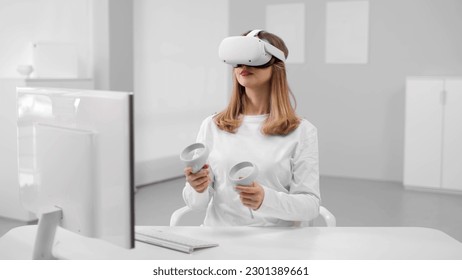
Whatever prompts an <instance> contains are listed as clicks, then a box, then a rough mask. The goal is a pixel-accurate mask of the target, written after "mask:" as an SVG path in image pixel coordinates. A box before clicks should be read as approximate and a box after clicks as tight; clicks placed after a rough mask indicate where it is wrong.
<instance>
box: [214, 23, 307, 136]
mask: <svg viewBox="0 0 462 280" xmlns="http://www.w3.org/2000/svg"><path fill="white" fill-rule="evenodd" d="M249 32H250V31H249ZM249 32H246V33H244V34H242V35H243V36H245V35H247V34H248V33H249ZM258 37H259V38H260V39H263V40H266V41H267V42H269V43H270V44H271V45H273V46H275V47H276V48H278V49H280V50H281V51H283V52H284V55H285V57H286V58H287V56H288V55H289V50H288V49H287V47H286V45H285V43H284V41H283V40H282V39H281V38H279V37H278V36H276V35H274V34H272V33H269V32H265V31H261V32H260V33H259V34H258ZM272 60H274V63H273V64H272V65H271V66H269V67H272V68H273V69H272V76H271V81H270V83H271V86H270V89H271V93H270V98H269V110H270V111H269V116H268V118H267V119H266V121H265V122H264V124H263V126H262V129H261V130H262V133H263V134H265V135H287V134H289V133H290V132H292V131H293V130H295V129H296V128H297V127H298V125H299V124H300V118H299V117H298V116H297V114H296V113H295V109H294V107H293V106H292V103H291V102H290V97H292V98H293V100H294V103H295V104H296V100H295V97H294V95H293V94H292V92H291V90H290V88H289V84H288V82H287V75H286V66H285V63H284V62H283V61H281V60H279V59H276V58H275V57H273V58H272ZM232 79H233V90H232V93H231V99H230V102H229V104H228V106H227V107H226V108H225V109H224V110H223V111H221V112H220V113H218V114H217V115H216V116H215V118H214V120H215V123H216V125H217V126H218V128H220V129H221V130H224V131H227V132H230V133H235V132H236V131H237V129H238V128H239V126H240V125H241V122H242V119H241V118H240V115H241V114H242V113H243V112H244V108H245V104H246V94H245V87H243V86H242V85H240V84H239V82H238V81H237V78H236V76H235V74H234V71H233V78H232Z"/></svg>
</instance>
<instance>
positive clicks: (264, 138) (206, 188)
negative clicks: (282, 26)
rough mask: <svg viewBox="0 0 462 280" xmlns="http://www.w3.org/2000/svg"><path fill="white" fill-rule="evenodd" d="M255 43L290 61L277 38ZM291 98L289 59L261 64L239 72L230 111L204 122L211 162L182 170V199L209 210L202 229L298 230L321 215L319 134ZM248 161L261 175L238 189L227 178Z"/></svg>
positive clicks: (264, 37)
mask: <svg viewBox="0 0 462 280" xmlns="http://www.w3.org/2000/svg"><path fill="white" fill-rule="evenodd" d="M243 35H247V33H246V34H243ZM257 37H258V38H260V39H262V40H264V41H265V42H267V43H269V44H271V45H272V46H274V47H276V48H278V49H279V50H281V51H282V52H283V53H284V56H285V57H286V58H287V56H288V49H287V47H286V45H285V44H284V42H283V41H282V40H281V39H280V38H279V37H277V36H276V35H274V34H271V33H269V32H265V31H260V32H259V33H257ZM290 96H292V97H293V95H292V93H291V92H290V89H289V86H288V82H287V77H286V67H285V63H284V61H282V60H280V59H277V58H276V57H274V56H272V57H271V59H270V61H269V62H268V63H266V64H264V65H261V66H246V65H242V64H241V65H237V66H236V67H235V68H234V71H233V91H232V96H231V99H230V102H229V104H228V106H227V108H225V109H224V110H223V111H222V112H220V113H218V114H216V115H214V116H210V117H208V118H206V119H205V120H204V121H203V123H202V125H201V127H200V131H199V134H198V136H197V142H201V143H204V144H205V145H206V146H207V147H208V148H209V149H210V155H209V158H208V163H207V164H206V165H205V166H204V167H203V168H202V169H201V170H200V171H199V172H197V173H195V174H193V173H192V172H191V168H185V170H184V174H185V176H186V180H187V182H186V186H185V187H184V189H183V198H184V200H185V202H186V204H187V205H188V206H189V207H190V208H193V209H198V208H207V212H206V217H205V220H204V225H206V226H233V225H236V226H238V225H249V226H292V225H294V223H297V222H303V221H309V220H311V219H314V218H316V217H317V216H318V214H319V204H320V192H319V167H318V166H319V163H318V142H317V130H316V127H315V126H313V125H312V124H311V123H310V122H308V121H307V120H305V119H302V118H300V117H299V116H297V115H296V113H295V110H294V108H293V106H292V104H291V102H290ZM242 161H250V162H252V163H253V164H254V165H256V166H257V168H258V170H259V174H258V177H257V179H256V180H255V181H254V182H253V183H252V184H251V185H250V186H236V187H235V186H234V185H233V184H232V183H231V182H230V180H229V177H228V172H229V169H230V168H231V167H232V166H233V165H234V164H236V163H238V162H242ZM249 209H251V211H252V212H251V213H252V214H253V215H251V213H249Z"/></svg>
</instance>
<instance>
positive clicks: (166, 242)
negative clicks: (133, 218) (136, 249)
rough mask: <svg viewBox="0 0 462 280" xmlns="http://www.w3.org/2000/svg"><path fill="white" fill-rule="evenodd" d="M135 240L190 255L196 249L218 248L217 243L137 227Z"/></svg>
mask: <svg viewBox="0 0 462 280" xmlns="http://www.w3.org/2000/svg"><path fill="white" fill-rule="evenodd" d="M172 230H173V228H172ZM135 239H136V240H138V241H141V242H144V243H148V244H152V245H156V246H161V247H165V248H169V249H173V250H177V251H181V252H184V253H188V254H191V253H192V252H193V251H194V250H196V249H201V248H209V247H216V246H218V244H217V243H212V242H208V241H204V240H199V239H195V238H190V237H185V236H182V235H179V234H175V233H172V232H170V231H163V230H159V229H154V228H146V227H143V228H139V227H135Z"/></svg>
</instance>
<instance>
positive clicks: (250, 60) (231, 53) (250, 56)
mask: <svg viewBox="0 0 462 280" xmlns="http://www.w3.org/2000/svg"><path fill="white" fill-rule="evenodd" d="M260 31H261V30H253V31H251V32H250V33H249V34H247V36H231V37H227V38H225V39H223V41H222V42H221V43H220V46H219V47H218V56H219V57H220V59H221V60H223V62H225V63H227V64H230V65H232V66H233V67H236V66H237V65H241V64H242V65H248V66H261V65H264V64H266V63H268V62H269V61H270V59H271V58H272V57H273V56H274V57H276V58H277V59H279V60H281V61H285V60H286V59H285V55H284V52H283V51H281V50H280V49H278V48H276V47H275V46H273V45H271V44H270V43H268V42H265V41H264V40H262V39H260V38H258V37H256V36H257V35H258V33H260Z"/></svg>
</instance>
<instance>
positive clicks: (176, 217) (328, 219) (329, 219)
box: [170, 206, 337, 227]
mask: <svg viewBox="0 0 462 280" xmlns="http://www.w3.org/2000/svg"><path fill="white" fill-rule="evenodd" d="M192 211H193V210H192V209H191V208H189V207H188V206H183V207H181V208H179V209H177V210H175V211H174V212H173V213H172V215H171V216H170V226H171V227H174V226H178V225H179V223H180V220H181V218H182V217H183V216H184V215H185V214H187V213H189V212H192ZM319 217H321V218H322V220H323V221H324V223H325V224H326V226H327V227H335V226H336V225H337V221H336V219H335V216H334V215H333V214H332V213H331V212H330V211H329V210H327V209H326V208H325V207H323V206H319ZM294 225H295V226H313V225H314V223H313V221H309V222H306V223H305V222H296V223H294Z"/></svg>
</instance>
